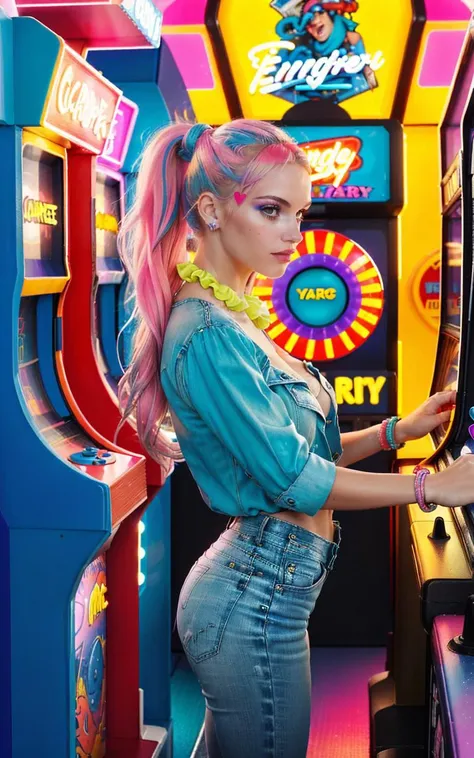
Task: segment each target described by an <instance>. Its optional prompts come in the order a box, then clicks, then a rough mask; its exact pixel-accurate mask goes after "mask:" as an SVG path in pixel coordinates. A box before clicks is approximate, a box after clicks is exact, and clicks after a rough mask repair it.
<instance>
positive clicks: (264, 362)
mask: <svg viewBox="0 0 474 758" xmlns="http://www.w3.org/2000/svg"><path fill="white" fill-rule="evenodd" d="M305 366H306V369H307V370H308V371H311V372H312V373H314V374H315V375H316V376H317V377H318V378H319V379H320V381H321V382H322V385H323V387H324V388H325V389H326V390H327V392H328V393H329V395H330V396H331V409H330V412H329V414H328V417H327V420H326V419H325V417H324V414H323V412H322V410H321V407H320V405H319V403H318V401H317V400H316V398H315V397H314V395H313V393H312V392H311V391H310V389H309V387H308V385H307V383H306V382H305V381H304V380H303V379H301V380H297V379H295V378H294V377H292V376H289V375H288V374H286V373H285V372H284V371H281V370H280V369H279V368H277V367H275V366H273V364H271V363H270V360H269V357H268V355H267V354H266V353H265V352H264V351H263V350H262V349H261V348H260V347H259V346H258V345H257V344H256V343H255V342H254V341H253V340H251V339H250V337H249V336H248V335H247V334H246V333H245V331H244V330H243V329H241V327H240V326H239V325H238V324H237V322H236V321H235V319H233V318H232V316H231V315H230V314H228V313H227V312H226V311H225V310H223V309H222V308H220V307H219V306H217V305H214V304H213V303H210V302H208V301H207V300H201V299H199V298H188V299H185V300H180V301H178V302H177V303H175V304H174V305H173V308H172V311H171V316H170V320H169V323H168V326H167V329H166V334H165V340H164V345H163V353H162V360H161V383H162V387H163V390H164V392H165V395H166V398H167V400H168V403H169V405H170V410H171V416H172V419H173V423H174V428H175V432H176V436H177V438H178V441H179V443H180V446H181V450H182V452H183V455H184V457H185V459H186V462H187V464H188V466H189V468H190V470H191V473H192V475H193V477H194V479H195V481H196V483H197V485H198V487H199V489H200V491H201V494H202V496H203V498H204V500H205V502H206V503H207V504H208V505H209V507H210V508H212V510H214V511H217V512H219V513H226V514H229V515H233V516H242V515H250V516H254V515H256V514H257V513H260V512H261V511H264V512H267V513H275V512H277V511H281V510H294V511H299V512H301V513H307V514H309V515H311V516H312V515H314V514H315V513H316V512H317V511H318V510H319V509H320V508H321V507H322V506H323V505H324V503H325V502H326V499H327V497H328V495H329V493H330V491H331V488H332V486H333V483H334V477H335V474H336V470H335V462H336V461H337V460H338V459H339V457H340V455H341V452H342V450H341V437H340V433H339V426H338V422H337V415H336V401H335V397H334V391H333V388H332V387H331V385H330V384H329V382H327V380H326V379H325V378H324V377H322V376H321V375H320V374H319V372H318V371H317V369H315V368H313V367H312V366H311V365H310V364H306V363H305Z"/></svg>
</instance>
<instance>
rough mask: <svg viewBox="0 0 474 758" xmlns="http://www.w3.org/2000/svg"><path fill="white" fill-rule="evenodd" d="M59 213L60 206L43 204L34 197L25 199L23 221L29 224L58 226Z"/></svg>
mask: <svg viewBox="0 0 474 758" xmlns="http://www.w3.org/2000/svg"><path fill="white" fill-rule="evenodd" d="M57 212H58V206H57V205H54V203H43V202H42V201H41V200H34V199H33V198H32V197H25V199H24V200H23V220H24V221H27V222H29V223H33V224H45V225H46V226H57V225H58V219H57V217H56V214H57Z"/></svg>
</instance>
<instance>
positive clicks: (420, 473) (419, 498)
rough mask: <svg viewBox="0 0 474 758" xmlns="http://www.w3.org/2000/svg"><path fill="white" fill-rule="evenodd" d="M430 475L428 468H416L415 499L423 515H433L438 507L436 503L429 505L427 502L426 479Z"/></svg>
mask: <svg viewBox="0 0 474 758" xmlns="http://www.w3.org/2000/svg"><path fill="white" fill-rule="evenodd" d="M429 473H430V472H429V471H428V469H427V468H418V466H416V467H415V498H416V502H417V503H418V505H419V507H420V510H422V511H423V513H431V512H432V511H435V510H436V508H437V507H438V506H437V505H436V503H427V502H426V500H425V479H426V477H427V476H428V475H429Z"/></svg>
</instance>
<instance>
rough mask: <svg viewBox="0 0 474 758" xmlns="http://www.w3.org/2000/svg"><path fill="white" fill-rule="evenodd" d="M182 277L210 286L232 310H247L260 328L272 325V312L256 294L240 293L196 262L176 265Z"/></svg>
mask: <svg viewBox="0 0 474 758" xmlns="http://www.w3.org/2000/svg"><path fill="white" fill-rule="evenodd" d="M176 268H177V271H178V274H179V276H180V277H181V279H183V281H185V282H199V284H200V285H201V287H203V288H204V289H205V290H207V289H209V287H210V288H211V289H212V290H213V292H214V295H215V297H216V299H217V300H221V301H222V302H224V303H225V304H226V306H227V308H229V310H231V311H238V312H239V313H240V312H242V311H246V313H247V315H248V317H249V318H250V319H252V321H253V322H254V324H255V326H256V327H258V329H266V328H267V327H268V326H269V325H270V313H269V312H268V308H267V305H266V303H264V302H262V300H260V298H259V297H257V296H256V295H244V296H243V297H240V295H238V294H237V292H235V290H233V289H232V288H231V287H228V286H227V285H226V284H220V283H219V282H218V281H217V279H216V278H215V277H214V276H213V275H212V274H210V273H209V271H204V270H203V269H202V268H199V267H198V266H196V264H194V263H178V265H177V266H176Z"/></svg>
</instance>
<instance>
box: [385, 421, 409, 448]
mask: <svg viewBox="0 0 474 758" xmlns="http://www.w3.org/2000/svg"><path fill="white" fill-rule="evenodd" d="M398 421H400V416H392V417H391V418H386V419H384V420H383V421H382V424H381V426H380V430H379V443H380V447H381V448H382V450H400V449H401V448H402V447H405V443H404V442H400V443H397V442H396V441H395V425H396V424H397V422H398Z"/></svg>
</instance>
